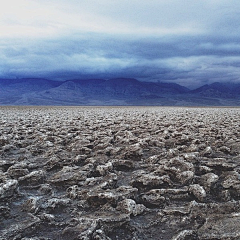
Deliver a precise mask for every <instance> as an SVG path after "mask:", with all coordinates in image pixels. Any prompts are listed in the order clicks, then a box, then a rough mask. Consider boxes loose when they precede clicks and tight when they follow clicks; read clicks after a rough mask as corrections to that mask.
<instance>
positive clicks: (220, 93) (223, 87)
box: [191, 82, 240, 98]
mask: <svg viewBox="0 0 240 240" xmlns="http://www.w3.org/2000/svg"><path fill="white" fill-rule="evenodd" d="M191 93H192V94H198V95H201V96H205V97H217V98H236V97H239V95H240V83H219V82H215V83H212V84H209V85H204V86H202V87H200V88H197V89H195V90H192V91H191Z"/></svg>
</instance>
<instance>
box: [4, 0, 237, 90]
mask: <svg viewBox="0 0 240 240" xmlns="http://www.w3.org/2000/svg"><path fill="white" fill-rule="evenodd" d="M239 67H240V3H239V0H201V1H199V0H148V1H146V0H121V1H120V0H101V1H99V0H68V1H66V0H8V1H5V0H0V78H23V77H41V78H42V77H43V78H48V79H56V80H66V79H75V78H105V79H109V78H115V77H126V78H127V77H131V78H136V79H138V80H141V81H165V82H175V83H178V84H181V85H184V86H187V87H190V88H193V87H197V86H201V85H203V84H209V83H212V82H216V81H218V82H240V68H239Z"/></svg>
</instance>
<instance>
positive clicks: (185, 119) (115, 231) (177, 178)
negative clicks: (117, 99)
mask: <svg viewBox="0 0 240 240" xmlns="http://www.w3.org/2000/svg"><path fill="white" fill-rule="evenodd" d="M0 223H1V224H0V239H2V240H6V239H15V240H18V239H24V240H30V239H31V240H40V239H41V240H47V239H58V240H59V239H63V240H69V239H71V240H73V239H80V240H111V239H112V240H115V239H119V240H120V239H121V240H132V239H135V240H137V239H139V240H142V239H146V240H147V239H148V240H149V239H153V240H154V239H164V240H168V239H172V240H180V239H181V240H182V239H185V240H186V239H191V240H194V239H200V240H201V239H224V240H227V239H240V108H185V107H183V108H181V107H0Z"/></svg>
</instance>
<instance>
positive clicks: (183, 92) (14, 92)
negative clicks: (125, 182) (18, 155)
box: [0, 78, 240, 106]
mask: <svg viewBox="0 0 240 240" xmlns="http://www.w3.org/2000/svg"><path fill="white" fill-rule="evenodd" d="M0 105H86V106H87V105H93V106H96V105H123V106H125V105H147V106H151V105H156V106H158V105H159V106H240V83H219V82H215V83H212V84H209V85H203V86H201V87H199V88H196V89H194V90H190V89H188V88H186V87H183V86H181V85H179V84H176V83H165V82H142V81H138V80H136V79H133V78H114V79H109V80H105V79H75V80H66V81H53V80H48V79H42V78H22V79H0Z"/></svg>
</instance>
